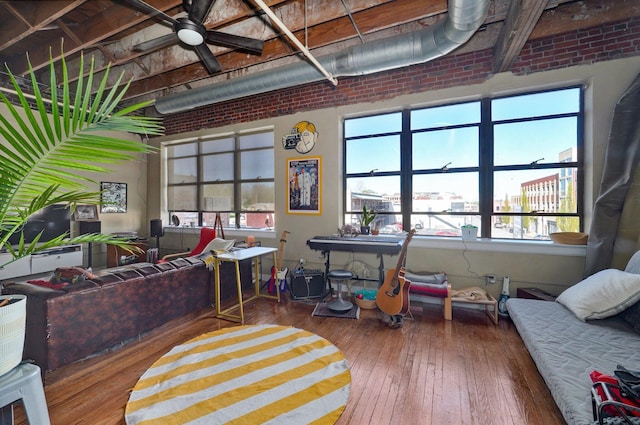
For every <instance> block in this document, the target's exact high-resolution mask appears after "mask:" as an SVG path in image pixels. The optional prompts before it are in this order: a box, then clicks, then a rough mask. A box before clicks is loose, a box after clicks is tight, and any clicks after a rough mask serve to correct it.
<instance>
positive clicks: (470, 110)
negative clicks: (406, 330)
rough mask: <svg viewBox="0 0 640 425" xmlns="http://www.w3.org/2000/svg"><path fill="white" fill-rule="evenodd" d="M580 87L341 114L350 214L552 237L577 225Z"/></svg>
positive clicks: (490, 233) (423, 231)
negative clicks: (372, 211) (370, 113)
mask: <svg viewBox="0 0 640 425" xmlns="http://www.w3.org/2000/svg"><path fill="white" fill-rule="evenodd" d="M582 105H583V95H582V88H581V87H570V88H565V89H561V90H552V91H544V92H536V93H527V94H523V95H517V96H508V97H499V98H484V99H480V100H477V101H472V102H465V103H456V104H450V105H443V106H437V107H431V108H424V109H413V110H409V109H406V110H402V111H399V112H393V113H387V114H382V115H375V116H367V117H359V118H350V119H346V120H345V121H344V158H345V163H344V169H345V180H344V185H345V191H344V193H345V212H344V220H345V223H346V224H354V225H357V223H358V217H359V212H360V211H361V210H362V206H363V205H366V206H367V208H373V209H375V211H376V212H377V214H378V215H377V218H376V221H375V222H374V223H373V224H372V227H377V228H379V230H380V232H381V233H394V232H398V231H400V230H403V229H409V228H415V229H416V230H417V234H419V235H433V236H460V235H461V227H462V226H463V225H473V226H477V227H478V229H479V230H478V234H479V235H481V236H482V237H487V238H488V237H492V238H509V239H548V235H549V233H552V232H557V231H579V230H582V214H583V212H582V190H583V189H582V188H583V159H582V150H583V149H582V148H583V140H582V138H583V131H582V128H583V106H582Z"/></svg>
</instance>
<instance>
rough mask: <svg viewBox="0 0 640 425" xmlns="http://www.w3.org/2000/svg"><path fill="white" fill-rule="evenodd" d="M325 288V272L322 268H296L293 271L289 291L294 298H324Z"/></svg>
mask: <svg viewBox="0 0 640 425" xmlns="http://www.w3.org/2000/svg"><path fill="white" fill-rule="evenodd" d="M325 289H326V288H325V284H324V273H322V272H321V271H320V270H302V271H300V270H296V271H294V272H293V273H291V285H290V286H289V293H290V295H291V299H292V300H306V299H310V298H322V297H324V295H325Z"/></svg>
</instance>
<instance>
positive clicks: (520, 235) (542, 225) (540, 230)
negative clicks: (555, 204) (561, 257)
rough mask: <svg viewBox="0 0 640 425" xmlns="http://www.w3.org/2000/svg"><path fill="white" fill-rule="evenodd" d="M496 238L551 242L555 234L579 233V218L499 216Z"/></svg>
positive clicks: (495, 225)
mask: <svg viewBox="0 0 640 425" xmlns="http://www.w3.org/2000/svg"><path fill="white" fill-rule="evenodd" d="M493 227H494V229H493V231H492V236H493V237H494V238H505V239H529V240H545V241H546V240H549V234H550V233H555V232H577V231H579V229H580V219H579V218H578V217H561V216H558V217H554V216H497V217H494V218H493Z"/></svg>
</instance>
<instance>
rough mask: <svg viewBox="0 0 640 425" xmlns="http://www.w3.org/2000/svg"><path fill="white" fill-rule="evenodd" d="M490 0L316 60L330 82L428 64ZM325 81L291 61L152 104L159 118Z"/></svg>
mask: <svg viewBox="0 0 640 425" xmlns="http://www.w3.org/2000/svg"><path fill="white" fill-rule="evenodd" d="M489 2H490V0H449V9H448V14H447V18H446V19H444V20H442V21H440V22H438V23H436V24H435V25H432V26H430V27H429V28H426V29H425V30H422V31H418V32H414V33H410V34H400V35H397V36H394V37H389V38H386V39H382V40H375V41H371V42H367V43H363V44H360V45H357V46H353V47H350V48H348V49H345V50H343V51H341V52H338V53H334V54H331V55H326V56H322V57H320V58H318V61H319V62H320V63H321V64H322V66H323V67H325V68H326V69H327V70H328V71H329V73H331V74H332V75H333V76H334V77H350V76H361V75H368V74H373V73H376V72H381V71H387V70H390V69H395V68H401V67H405V66H409V65H416V64H419V63H424V62H428V61H430V60H433V59H436V58H439V57H441V56H444V55H446V54H447V53H449V52H451V51H452V50H454V49H456V48H457V47H459V46H461V45H463V44H464V43H466V42H467V41H468V40H469V39H470V38H471V36H472V35H473V34H474V33H475V32H476V31H477V30H478V28H480V25H482V23H483V22H484V19H485V16H486V13H487V9H488V7H489ZM323 79H325V77H324V76H323V75H322V73H321V72H320V71H318V69H316V68H315V67H313V66H311V65H310V64H309V63H307V62H297V63H293V64H289V65H285V66H282V67H278V68H275V69H270V70H268V71H263V72H258V73H255V74H251V75H248V76H246V77H240V78H236V79H233V80H228V81H224V82H220V83H215V84H211V85H208V86H204V87H199V88H196V89H191V90H187V91H184V92H181V93H176V94H172V95H168V96H163V97H159V98H158V99H156V102H155V107H156V109H157V111H158V112H160V113H161V114H175V113H178V112H183V111H187V110H190V109H194V108H198V107H201V106H206V105H211V104H214V103H219V102H224V101H227V100H232V99H238V98H241V97H245V96H252V95H256V94H260V93H265V92H269V91H272V90H279V89H284V88H289V87H294V86H298V85H302V84H307V83H312V82H316V81H320V80H323Z"/></svg>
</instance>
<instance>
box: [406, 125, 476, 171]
mask: <svg viewBox="0 0 640 425" xmlns="http://www.w3.org/2000/svg"><path fill="white" fill-rule="evenodd" d="M478 134H479V133H478V128H477V127H466V128H457V129H452V130H440V131H428V132H425V133H416V134H414V135H413V169H414V170H428V169H440V168H442V167H444V166H445V165H446V166H448V167H477V166H478V137H479V136H478Z"/></svg>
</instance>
